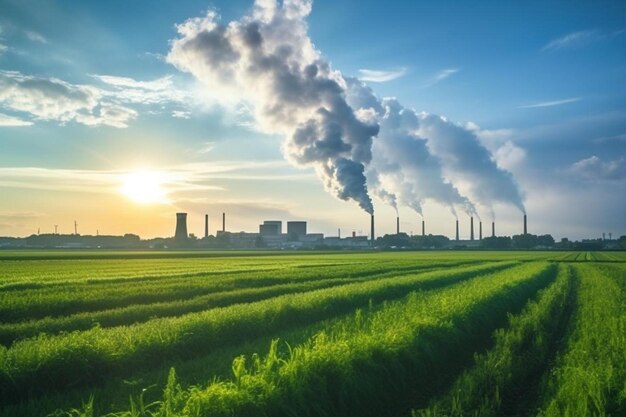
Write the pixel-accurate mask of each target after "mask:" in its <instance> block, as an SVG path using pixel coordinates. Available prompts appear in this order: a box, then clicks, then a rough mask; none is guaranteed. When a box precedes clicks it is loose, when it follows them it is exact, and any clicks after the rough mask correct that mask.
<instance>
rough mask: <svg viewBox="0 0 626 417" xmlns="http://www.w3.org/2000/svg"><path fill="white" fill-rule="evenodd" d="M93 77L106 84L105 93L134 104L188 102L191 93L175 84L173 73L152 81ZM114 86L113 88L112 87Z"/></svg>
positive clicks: (105, 76) (116, 77) (108, 76)
mask: <svg viewBox="0 0 626 417" xmlns="http://www.w3.org/2000/svg"><path fill="white" fill-rule="evenodd" d="M91 77H93V78H95V79H97V80H99V81H101V82H102V83H104V84H106V86H107V87H108V89H102V93H103V95H105V96H107V97H110V98H111V99H113V100H116V101H120V102H123V103H132V104H143V105H151V104H161V105H163V104H167V103H179V104H188V103H189V102H190V101H191V94H190V93H189V92H187V91H184V90H180V89H178V88H176V87H175V86H174V82H173V81H172V76H171V75H166V76H164V77H161V78H157V79H155V80H151V81H139V80H135V79H133V78H129V77H118V76H113V75H100V74H93V75H91ZM111 88H112V89H111Z"/></svg>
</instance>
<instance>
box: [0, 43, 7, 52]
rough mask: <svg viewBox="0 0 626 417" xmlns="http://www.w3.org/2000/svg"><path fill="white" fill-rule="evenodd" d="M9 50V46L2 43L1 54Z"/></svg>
mask: <svg viewBox="0 0 626 417" xmlns="http://www.w3.org/2000/svg"><path fill="white" fill-rule="evenodd" d="M8 50H9V47H8V46H6V45H4V44H2V43H0V55H2V54H3V53H5V52H6V51H8Z"/></svg>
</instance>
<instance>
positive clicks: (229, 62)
mask: <svg viewBox="0 0 626 417" xmlns="http://www.w3.org/2000/svg"><path fill="white" fill-rule="evenodd" d="M311 6H312V2H311V0H283V1H282V3H280V4H279V3H278V2H277V1H276V0H257V1H256V2H255V4H254V7H253V10H252V12H251V13H250V14H249V15H247V16H244V17H243V18H241V19H240V20H237V21H233V22H230V23H228V24H226V25H224V24H220V23H219V19H218V16H217V14H216V13H215V12H214V11H209V12H207V14H206V16H203V17H198V18H193V19H189V20H187V21H186V22H184V23H182V24H180V25H178V26H177V29H178V37H177V38H176V39H174V40H173V41H172V42H171V50H170V52H169V54H168V56H167V60H168V62H170V63H172V64H173V65H175V66H176V67H177V68H178V69H180V70H182V71H186V72H189V73H191V74H193V75H194V76H195V77H196V78H197V79H199V80H200V81H202V82H203V83H204V84H205V85H206V88H207V91H208V92H209V94H211V95H212V96H214V97H217V98H219V99H221V100H226V101H230V102H231V103H232V104H236V103H241V102H245V103H247V104H248V105H250V106H251V107H252V109H253V112H254V116H255V121H256V123H257V124H258V128H259V129H261V130H263V131H265V132H269V133H280V134H284V135H285V136H286V140H285V143H284V146H283V150H284V153H285V156H286V157H287V158H288V159H289V160H290V161H291V162H293V163H294V164H297V165H308V166H313V167H314V168H315V171H316V173H317V175H318V176H319V178H320V179H321V180H322V182H323V183H324V186H325V187H326V189H327V190H328V191H329V192H331V193H332V194H333V195H335V196H337V197H338V198H340V199H343V200H354V201H356V202H357V203H358V204H359V205H360V206H361V207H362V208H363V209H364V210H365V211H367V212H368V213H373V211H374V209H373V205H372V201H371V199H370V196H369V194H368V187H367V185H366V175H367V183H368V184H369V187H370V190H371V191H372V192H373V193H374V194H375V195H377V196H378V197H380V198H381V199H382V200H383V201H385V202H386V203H388V204H390V205H391V206H392V207H394V208H396V210H397V205H398V204H402V205H406V206H409V207H411V208H413V209H414V210H415V211H416V212H417V213H419V214H420V215H421V214H422V204H423V202H424V201H426V200H433V201H436V202H438V203H441V204H443V205H445V206H447V207H449V209H450V210H451V212H452V213H453V215H454V216H455V217H457V212H456V209H457V208H460V209H462V210H463V211H464V212H465V213H467V214H468V215H474V214H475V215H477V212H476V209H475V207H474V205H473V204H472V202H471V201H470V199H469V198H468V196H469V197H471V198H472V201H474V202H477V203H480V204H481V205H484V206H486V207H488V208H489V209H490V210H492V203H493V202H495V201H501V202H507V203H511V204H514V205H515V206H517V207H519V208H520V210H522V211H524V206H523V203H522V197H521V194H520V191H519V188H518V187H517V184H516V183H515V181H514V179H513V176H512V175H511V174H510V173H509V172H508V171H505V170H503V169H501V168H499V167H498V166H497V164H496V163H495V161H494V159H493V158H492V155H491V154H490V153H489V151H488V150H487V149H486V148H484V147H483V146H482V145H481V144H480V142H479V141H478V139H477V137H476V135H475V134H474V133H473V132H472V131H471V130H468V129H467V128H464V127H461V126H459V125H456V124H454V123H451V122H449V121H447V120H446V119H444V118H441V117H438V116H434V115H429V114H424V113H422V114H418V113H416V112H415V111H414V110H411V109H407V108H405V107H403V106H402V105H401V104H400V103H399V102H398V101H397V100H395V99H393V98H388V99H382V100H381V99H379V98H378V97H376V96H375V95H374V94H373V93H372V91H371V89H369V87H367V86H365V85H364V84H363V83H361V82H360V81H359V80H357V79H354V78H345V77H343V76H342V74H341V73H340V72H339V71H336V70H333V69H332V68H331V66H330V64H329V62H328V61H326V60H325V59H324V58H323V57H322V56H321V54H320V52H319V51H318V50H316V49H315V47H314V45H313V43H312V42H311V40H310V38H309V37H308V27H307V23H306V21H305V19H306V17H307V16H308V14H309V13H310V11H311ZM374 138H376V139H375V140H373V139H374ZM372 155H374V158H372ZM451 181H453V182H454V184H453V183H452V182H451ZM459 190H463V192H464V194H465V195H463V194H461V192H459Z"/></svg>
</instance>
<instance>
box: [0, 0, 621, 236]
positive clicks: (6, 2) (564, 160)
mask: <svg viewBox="0 0 626 417" xmlns="http://www.w3.org/2000/svg"><path fill="white" fill-rule="evenodd" d="M251 7H252V1H227V2H226V1H213V2H208V1H186V2H173V1H147V0H146V1H138V0H136V1H130V2H129V1H107V2H100V1H85V2H62V1H32V2H30V1H29V2H23V1H17V0H0V9H1V10H2V14H1V15H0V71H2V73H1V75H2V77H0V195H2V197H3V198H1V199H0V235H28V234H30V233H33V232H35V231H36V229H37V228H41V229H42V230H45V231H47V230H48V229H50V228H51V227H52V226H51V225H54V224H67V227H66V229H68V230H67V231H69V229H70V226H69V225H70V224H71V223H72V221H73V220H74V219H78V220H79V223H80V224H81V225H83V227H84V229H83V233H94V232H95V230H96V229H98V230H101V229H102V231H103V232H109V233H124V232H126V231H130V232H135V233H139V234H141V235H142V236H156V235H169V234H171V233H173V230H170V229H172V227H173V221H172V219H173V212H174V211H175V210H178V209H181V210H186V211H189V212H190V213H191V215H190V222H191V229H192V230H193V229H194V226H195V227H196V228H197V229H198V230H197V232H196V233H200V231H201V226H200V223H201V221H202V220H201V219H202V216H201V215H202V214H203V213H204V212H209V213H210V215H211V216H214V217H215V218H217V217H218V216H219V213H221V211H228V212H229V213H232V216H229V220H230V224H231V225H232V227H233V228H234V229H235V230H254V229H255V228H256V225H257V224H258V223H259V222H260V221H261V220H263V218H265V217H277V218H282V219H284V220H289V219H300V218H305V219H308V220H309V221H310V222H311V226H310V227H311V228H312V229H314V230H319V231H322V232H326V233H336V232H335V231H336V229H337V228H339V227H341V228H343V229H346V230H357V231H358V230H367V224H368V223H367V222H368V219H367V215H366V214H364V213H362V212H360V211H359V209H358V207H357V205H356V204H354V202H352V201H341V200H338V199H337V198H335V197H333V196H332V195H331V194H332V193H331V194H329V193H327V192H326V191H325V190H324V187H323V185H322V182H320V181H319V179H318V177H317V176H316V174H315V171H314V168H315V167H314V166H311V165H310V164H305V163H302V164H299V163H296V164H294V163H293V161H291V163H290V162H287V161H286V160H285V157H284V153H285V152H284V146H285V134H283V133H282V132H275V131H268V130H267V129H260V128H259V126H258V125H257V124H258V120H256V119H257V117H256V116H255V111H254V110H253V109H254V106H255V103H254V102H252V103H250V101H249V100H245V97H244V98H240V97H224V95H223V93H220V92H217V91H216V90H212V89H211V88H209V87H207V85H206V83H204V81H206V80H202V79H201V77H199V76H198V73H194V72H193V71H183V70H181V66H180V65H178V66H175V65H173V64H172V63H171V62H167V61H168V60H167V59H166V58H165V57H166V56H168V54H169V53H170V52H171V50H172V41H173V40H175V39H177V38H179V37H180V36H181V35H180V34H179V33H177V29H176V25H177V24H181V23H183V22H185V21H186V20H187V19H190V18H194V17H202V16H205V15H206V14H207V10H216V11H217V12H218V13H219V15H220V21H221V22H222V23H224V24H226V23H228V22H230V21H236V20H240V19H241V18H242V16H244V15H247V14H249V13H250V10H251ZM303 19H304V21H306V22H307V23H308V34H307V36H308V38H309V39H310V41H311V42H312V43H313V44H314V46H315V49H316V50H317V51H318V52H319V53H320V56H322V57H323V59H324V60H325V61H326V62H328V63H330V65H331V66H332V68H333V69H334V70H338V71H340V72H341V74H342V75H343V76H344V77H359V78H361V79H362V80H363V81H364V82H365V83H366V84H367V85H368V86H369V87H371V89H372V90H373V92H374V93H375V94H376V96H377V97H379V98H382V97H395V98H396V99H397V100H398V101H399V102H400V103H402V105H403V106H404V107H405V108H407V109H414V110H415V111H416V112H418V113H419V112H427V113H429V114H436V115H440V116H444V117H445V118H446V119H447V120H449V121H451V122H454V123H457V124H459V125H461V126H464V127H466V128H467V129H469V130H471V131H472V132H474V134H475V135H476V136H477V137H478V138H479V140H480V143H481V144H482V146H484V147H485V148H486V149H488V151H489V152H490V154H491V156H492V158H493V160H494V161H496V162H497V165H498V166H499V167H500V168H501V169H503V170H506V171H509V172H511V173H512V175H513V177H514V178H515V181H516V183H517V184H519V188H520V192H521V194H522V195H523V196H524V200H525V204H526V207H527V210H528V213H529V218H530V220H531V225H532V227H531V232H533V233H552V234H553V235H554V236H555V237H557V238H558V237H561V236H569V237H572V238H581V237H587V236H589V237H595V236H599V235H601V233H602V232H607V233H608V232H612V233H613V234H614V235H615V236H618V235H620V234H626V216H624V215H623V209H622V207H623V206H624V203H626V197H625V195H626V54H624V51H626V6H624V4H623V2H620V1H594V2H592V1H586V2H585V1H579V2H575V3H572V2H545V1H544V2H539V1H537V2H516V3H515V4H512V2H496V1H479V2H456V1H437V2H422V1H411V2H394V3H393V4H391V5H390V3H389V2H382V1H373V0H371V1H359V2H352V1H344V2H340V4H338V2H334V1H322V0H318V1H315V2H314V3H313V7H312V10H311V12H310V14H308V15H307V16H304V17H303ZM170 61H171V60H170ZM107 77H109V78H107ZM111 77H117V78H111ZM122 77H123V78H122ZM51 80H52V84H50V83H49V82H50V81H51ZM142 82H143V84H142ZM24 85H29V86H31V87H30V89H28V90H20V88H23V87H24ZM51 85H53V86H56V87H59V85H60V86H64V88H65V89H66V90H67V91H70V97H69V98H68V97H65V96H64V97H63V100H61V101H58V100H57V101H54V100H52V101H50V102H49V103H48V102H46V101H42V100H39V101H38V100H37V97H39V96H38V95H37V94H42V93H41V90H37V89H38V88H39V89H41V88H44V87H46V88H49V87H50V86H51ZM16 86H17V87H16ZM24 91H28V92H29V94H30V93H32V94H30V95H25V93H24ZM57 93H58V92H57ZM46 94H47V96H46V97H49V98H51V97H54V94H56V93H55V91H52V90H46ZM29 100H31V101H30V102H29ZM55 103H56V104H55ZM59 103H60V104H59ZM94 103H95V104H94ZM256 105H257V106H258V103H256ZM64 106H65V107H64ZM355 110H356V109H355ZM374 142H376V138H374ZM373 158H374V160H375V159H376V155H373ZM294 165H302V166H294ZM365 165H367V164H365ZM137 169H149V170H153V171H163V172H165V174H167V175H169V176H168V177H167V178H168V179H167V180H165V183H166V184H165V185H164V186H167V187H169V188H168V190H170V192H169V193H170V198H168V201H167V202H160V203H154V204H147V205H146V204H139V203H138V202H137V201H133V200H132V198H131V199H129V198H127V197H128V196H124V195H121V194H120V193H119V192H118V189H119V187H120V184H122V183H123V182H124V181H125V178H126V177H125V176H127V175H129V174H131V173H132V172H133V171H134V170H137ZM443 169H444V175H445V176H446V179H449V180H451V179H452V178H458V173H457V176H456V177H455V175H454V173H453V172H448V170H447V167H446V165H445V163H443ZM165 174H164V175H165ZM453 182H454V181H453ZM455 186H456V187H457V188H458V189H459V191H460V192H461V194H463V195H466V194H467V193H465V192H464V191H465V189H464V185H463V178H461V179H460V180H458V184H455ZM467 195H468V196H469V197H470V200H472V198H471V195H469V194H467ZM373 202H374V207H375V209H376V211H377V213H380V214H381V215H380V216H378V218H379V220H378V223H379V224H380V226H379V227H378V230H379V232H380V233H383V232H385V231H387V232H392V231H393V228H394V223H395V219H394V217H395V214H394V211H393V209H391V208H390V207H387V206H386V205H385V204H384V202H383V201H381V200H380V199H379V198H378V197H376V196H374V198H373ZM476 203H478V205H479V207H478V213H479V214H480V215H481V216H482V217H483V218H484V219H488V217H489V216H488V215H487V213H486V210H485V208H484V207H482V206H481V205H480V202H476ZM481 207H482V208H481ZM494 209H495V212H496V221H497V222H498V224H499V230H500V231H501V232H502V233H506V234H514V233H519V230H518V229H519V223H520V221H519V217H520V215H519V213H518V212H516V211H515V210H514V209H513V208H512V207H511V206H510V204H506V203H504V204H502V203H498V204H495V206H494ZM110 213H123V215H118V216H117V217H118V219H117V220H118V221H116V220H114V219H111V216H110ZM424 215H425V217H426V219H427V221H428V224H429V226H431V225H432V227H429V229H431V230H429V231H431V232H432V233H443V234H448V235H451V234H452V232H453V221H454V219H453V217H451V216H450V214H449V212H448V210H447V209H446V207H445V206H442V205H441V204H437V203H436V202H432V201H428V198H427V199H426V200H425V201H424ZM194 216H195V217H194ZM400 216H401V218H402V219H403V221H402V227H403V229H405V230H406V231H410V230H415V231H417V230H419V225H418V221H419V216H417V215H416V214H414V213H413V212H412V211H411V210H409V209H408V208H406V207H402V205H401V206H400ZM195 218H197V220H193V219H195ZM462 220H463V218H462ZM488 220H490V219H488ZM194 222H195V223H194ZM62 230H63V229H62ZM101 233H102V232H101Z"/></svg>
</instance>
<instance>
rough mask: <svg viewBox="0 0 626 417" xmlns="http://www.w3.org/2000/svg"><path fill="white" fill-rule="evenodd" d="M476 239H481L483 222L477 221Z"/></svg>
mask: <svg viewBox="0 0 626 417" xmlns="http://www.w3.org/2000/svg"><path fill="white" fill-rule="evenodd" d="M478 240H483V222H482V221H479V222H478Z"/></svg>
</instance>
